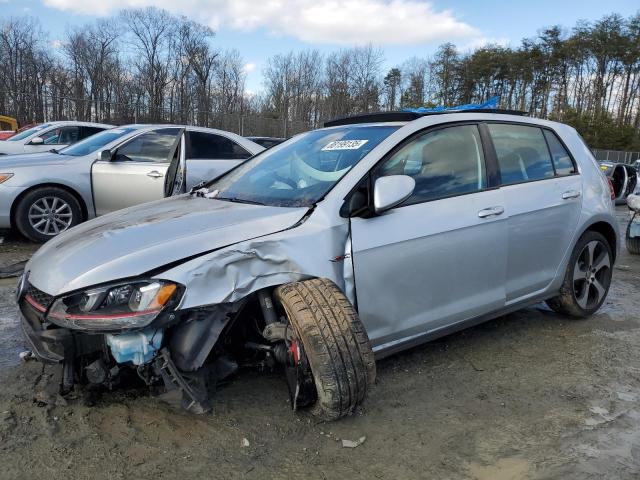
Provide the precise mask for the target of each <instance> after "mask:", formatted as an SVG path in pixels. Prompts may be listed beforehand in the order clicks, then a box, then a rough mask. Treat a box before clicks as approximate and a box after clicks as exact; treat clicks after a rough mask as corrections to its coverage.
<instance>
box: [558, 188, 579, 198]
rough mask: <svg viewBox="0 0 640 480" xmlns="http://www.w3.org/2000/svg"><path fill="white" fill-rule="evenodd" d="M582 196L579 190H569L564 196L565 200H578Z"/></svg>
mask: <svg viewBox="0 0 640 480" xmlns="http://www.w3.org/2000/svg"><path fill="white" fill-rule="evenodd" d="M579 196H580V192H579V191H577V190H568V191H566V192H564V193H563V194H562V199H563V200H569V199H570V198H578V197H579Z"/></svg>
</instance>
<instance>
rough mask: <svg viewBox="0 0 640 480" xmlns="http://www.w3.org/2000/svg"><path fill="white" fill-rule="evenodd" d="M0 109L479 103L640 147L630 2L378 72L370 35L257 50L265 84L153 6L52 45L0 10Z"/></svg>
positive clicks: (256, 125)
mask: <svg viewBox="0 0 640 480" xmlns="http://www.w3.org/2000/svg"><path fill="white" fill-rule="evenodd" d="M0 23H1V31H0V113H5V114H9V115H12V116H15V117H17V118H18V120H19V121H20V122H21V123H29V122H34V121H36V122H41V121H44V120H53V119H72V118H73V119H83V120H98V121H104V122H110V123H116V124H122V123H131V122H172V123H190V124H198V125H206V126H213V127H218V128H224V129H227V130H232V131H236V132H239V133H242V134H245V135H249V134H256V135H277V136H289V135H292V134H294V133H297V132H300V131H304V130H307V129H309V128H313V127H316V126H318V125H320V124H321V122H322V121H323V120H326V119H329V118H333V117H337V116H343V115H347V114H350V113H354V112H369V111H376V110H392V109H398V108H406V107H417V106H422V105H426V106H429V105H449V106H450V105H457V104H463V103H470V102H481V101H485V100H487V99H488V98H489V97H492V96H494V95H499V96H500V98H501V106H502V107H504V108H510V109H517V110H525V111H528V112H531V113H532V114H533V115H536V116H540V117H547V118H552V119H557V120H561V121H564V122H567V123H570V124H572V125H574V126H575V127H576V128H577V129H578V130H579V131H580V132H581V133H582V135H583V136H584V137H585V139H586V140H587V141H588V143H589V144H590V145H591V146H592V147H597V148H611V149H626V150H634V149H635V150H640V135H639V131H640V12H639V13H637V14H636V15H634V16H632V17H630V18H623V17H621V16H619V15H615V14H612V15H608V16H606V17H603V18H602V19H600V20H598V21H595V22H590V23H588V22H582V23H578V24H577V25H575V26H573V27H572V28H567V27H560V26H553V27H547V28H541V30H540V31H539V34H538V36H537V37H535V38H528V39H523V40H522V41H521V43H520V45H519V46H517V47H502V46H498V45H488V46H485V47H482V48H478V49H476V50H474V51H470V52H461V51H458V50H456V48H455V47H454V46H453V45H452V44H444V45H441V46H440V47H439V48H438V50H437V52H436V53H435V54H433V55H432V56H429V57H427V56H425V57H424V58H411V59H408V60H407V61H405V62H404V63H403V64H401V65H398V66H396V67H394V68H391V69H390V70H388V71H386V69H383V65H384V51H383V50H382V49H379V48H375V47H374V46H364V47H354V48H349V49H342V50H336V51H334V52H332V53H330V54H327V55H323V54H321V53H320V52H318V51H316V50H312V49H310V50H306V51H301V52H295V53H293V52H292V53H282V54H279V55H275V56H273V57H271V58H268V59H267V60H266V62H265V67H264V69H263V71H262V77H263V89H262V90H261V91H260V92H259V93H258V94H249V93H248V92H247V90H246V86H245V80H246V72H245V69H244V65H245V62H244V60H243V58H242V57H241V55H240V54H239V53H238V52H237V51H235V50H221V49H219V48H218V47H217V46H216V39H215V32H214V31H212V30H211V29H209V28H208V27H206V26H203V25H200V24H198V23H195V22H193V21H191V20H188V19H186V18H184V17H180V16H175V15H172V14H170V13H168V12H166V11H163V10H158V9H155V8H147V9H139V10H138V9H136V10H124V11H122V12H120V13H119V14H118V15H116V16H114V17H112V18H108V19H101V20H98V21H96V22H94V23H90V24H88V25H83V26H78V27H74V28H71V29H70V30H69V31H68V32H67V33H66V35H65V37H64V38H63V39H61V41H59V42H53V41H52V40H51V38H50V36H49V34H48V33H47V32H46V31H45V30H44V29H43V26H42V25H41V24H40V23H39V22H38V21H37V20H36V19H34V18H31V17H20V18H5V19H2V20H0Z"/></svg>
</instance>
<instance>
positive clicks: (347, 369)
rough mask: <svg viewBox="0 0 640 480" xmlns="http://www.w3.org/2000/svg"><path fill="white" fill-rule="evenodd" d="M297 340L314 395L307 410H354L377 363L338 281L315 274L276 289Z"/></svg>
mask: <svg viewBox="0 0 640 480" xmlns="http://www.w3.org/2000/svg"><path fill="white" fill-rule="evenodd" d="M275 297H276V299H277V301H278V302H279V303H280V304H281V305H282V307H283V309H284V311H285V313H286V315H287V317H288V319H289V322H290V323H291V325H292V326H293V329H294V331H295V333H296V336H297V338H298V339H299V340H300V341H301V342H302V346H303V348H304V351H305V354H306V356H307V360H308V362H309V366H310V367H311V372H312V374H313V379H314V383H315V386H316V390H317V395H318V398H317V400H316V403H315V404H314V406H313V408H312V413H313V414H314V415H316V416H318V417H320V418H321V419H323V420H336V419H338V418H340V417H343V416H346V415H349V414H351V413H353V412H354V410H355V409H356V407H357V406H358V405H360V404H361V403H362V402H363V400H364V398H365V396H366V394H367V389H368V387H369V386H370V385H372V384H373V383H374V382H375V378H376V363H375V359H374V356H373V351H372V350H371V345H370V343H369V337H368V336H367V332H366V331H365V329H364V326H363V325H362V323H361V322H360V319H359V318H358V314H357V313H356V311H355V309H354V308H353V306H352V305H351V303H350V302H349V300H348V299H347V297H346V296H345V295H344V294H343V293H342V292H341V291H340V290H339V289H338V287H337V286H336V285H335V284H334V283H333V282H331V281H330V280H327V279H322V278H317V279H312V280H306V281H303V282H296V283H290V284H287V285H283V286H281V287H278V288H277V289H276V291H275Z"/></svg>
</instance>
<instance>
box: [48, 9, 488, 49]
mask: <svg viewBox="0 0 640 480" xmlns="http://www.w3.org/2000/svg"><path fill="white" fill-rule="evenodd" d="M43 1H44V3H45V4H46V5H48V6H50V7H54V8H58V9H61V10H70V11H74V12H77V13H84V14H89V15H107V14H111V13H114V12H116V11H118V10H120V9H122V8H137V7H146V6H151V5H153V6H156V7H159V8H164V9H167V10H169V11H171V12H174V13H180V14H183V15H186V16H188V17H190V18H193V19H194V20H197V21H200V22H202V23H206V24H208V25H210V26H212V27H213V28H219V27H222V26H224V27H227V28H232V29H235V30H243V31H253V30H256V29H258V28H264V29H266V30H267V31H269V32H271V33H273V34H276V35H289V36H292V37H294V38H297V39H299V40H303V41H306V42H310V43H328V44H339V45H354V44H366V43H369V42H371V43H374V44H376V45H394V44H396V45H402V44H422V43H430V42H444V41H455V40H460V39H471V38H476V37H479V36H480V33H479V31H478V30H477V29H476V28H474V27H472V26H471V25H469V24H467V23H465V22H463V21H461V20H459V19H458V18H456V16H455V14H454V13H453V12H452V11H451V10H439V11H438V10H436V9H435V8H434V7H433V6H432V5H431V4H430V3H428V2H425V1H422V0H342V1H339V0H261V1H256V0H182V1H180V2H175V1H174V0H101V1H100V2H78V1H77V0H43Z"/></svg>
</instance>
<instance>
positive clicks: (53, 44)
mask: <svg viewBox="0 0 640 480" xmlns="http://www.w3.org/2000/svg"><path fill="white" fill-rule="evenodd" d="M49 44H50V45H51V48H53V49H55V50H59V49H61V48H62V45H63V43H62V40H58V39H55V40H51V42H49Z"/></svg>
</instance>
